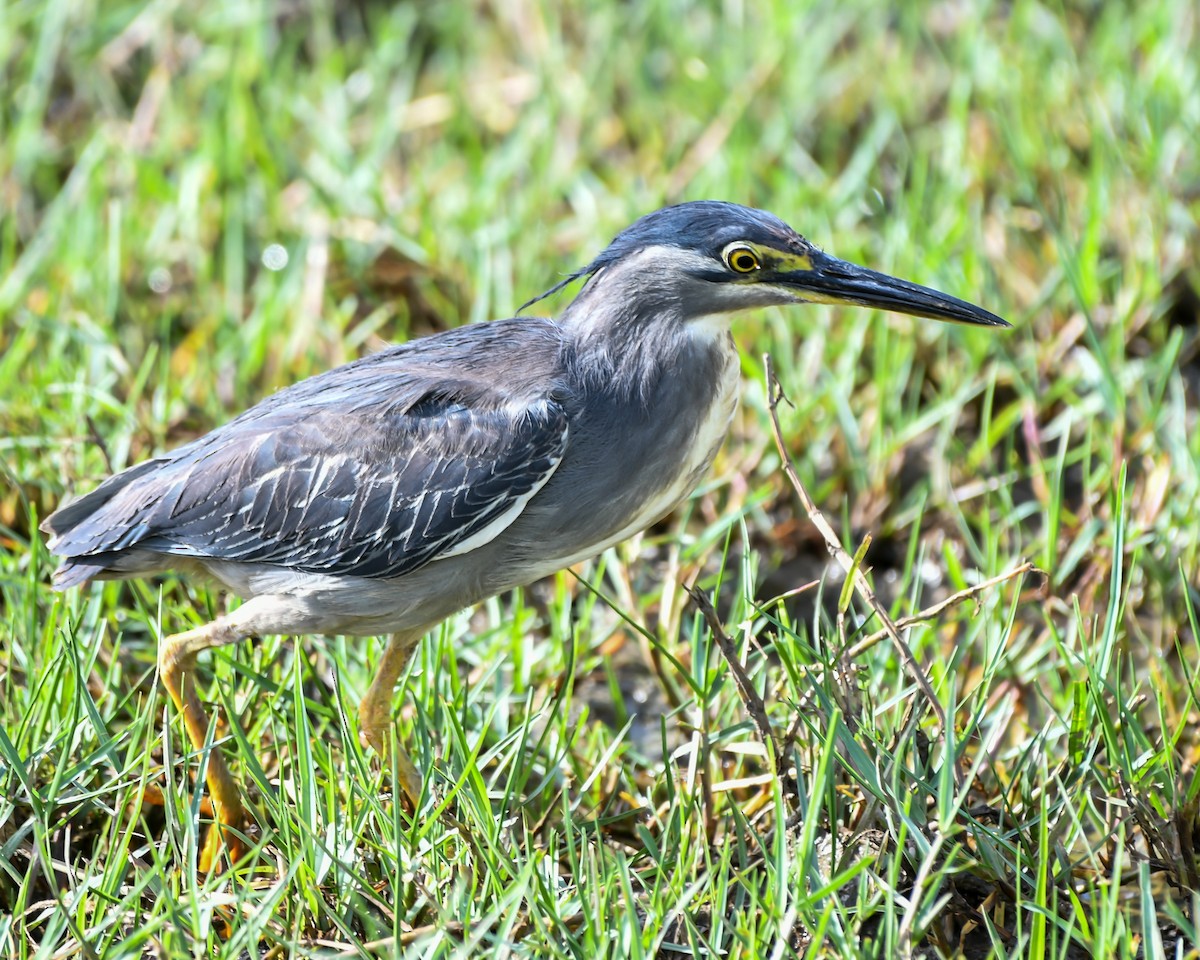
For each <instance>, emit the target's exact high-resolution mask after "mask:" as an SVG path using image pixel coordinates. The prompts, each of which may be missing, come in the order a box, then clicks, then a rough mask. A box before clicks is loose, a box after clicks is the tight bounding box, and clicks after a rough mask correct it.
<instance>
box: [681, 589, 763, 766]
mask: <svg viewBox="0 0 1200 960" xmlns="http://www.w3.org/2000/svg"><path fill="white" fill-rule="evenodd" d="M683 589H684V590H686V591H687V592H688V595H689V596H690V597H691V598H692V602H693V603H694V604H696V609H697V610H699V611H700V616H702V617H703V618H704V621H705V623H707V624H708V629H710V630H711V631H712V634H713V636H714V637H715V638H716V641H717V646H718V647H720V648H721V653H722V654H723V655H724V657H725V660H726V662H727V663H728V664H729V669H730V671H731V672H732V673H733V682H734V684H736V685H737V688H738V693H739V694H741V697H742V703H743V704H745V707H746V712H747V713H748V714H750V719H751V720H752V721H753V722H754V727H755V729H756V730H757V731H758V735H759V737H760V738H761V739H762V742H763V745H764V746H769V747H770V748H771V750H772V752H774V753H775V755H776V757H775V758H776V762H779V754H778V748H779V744H778V743H777V742H776V740H775V735H774V734H773V733H772V732H771V721H770V720H769V719H768V718H767V706H766V704H765V703H763V698H762V697H760V696H759V695H758V691H757V690H755V689H754V685H753V684H752V683H751V682H750V676H749V674H747V673H746V669H745V668H744V667H743V666H742V663H741V661H740V660H738V655H737V647H736V646H734V643H733V640H731V639H730V637H729V634H727V633H726V632H725V628H724V627H723V626H721V618H720V617H718V616H717V611H716V610H714V609H713V605H712V601H710V600H709V599H708V597H707V596H705V595H704V594H703V593H702V592H701V591H699V590H697V589H696V588H695V587H688V586H685V587H684V588H683Z"/></svg>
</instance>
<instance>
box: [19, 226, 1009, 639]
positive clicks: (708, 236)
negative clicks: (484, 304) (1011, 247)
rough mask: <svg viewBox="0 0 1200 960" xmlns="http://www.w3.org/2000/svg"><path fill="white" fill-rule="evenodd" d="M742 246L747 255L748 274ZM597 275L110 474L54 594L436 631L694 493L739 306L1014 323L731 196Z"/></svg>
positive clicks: (92, 497) (723, 396) (633, 245)
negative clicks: (125, 582) (536, 307)
mask: <svg viewBox="0 0 1200 960" xmlns="http://www.w3.org/2000/svg"><path fill="white" fill-rule="evenodd" d="M741 244H745V245H746V248H747V249H749V250H750V251H751V252H752V254H753V255H754V257H755V258H757V266H756V267H755V268H754V269H753V270H750V271H747V272H743V271H741V270H740V269H735V264H736V265H737V267H739V268H740V267H741V266H745V265H748V264H750V263H751V262H752V261H751V260H743V259H736V260H735V259H734V257H735V256H737V255H739V254H738V253H737V251H738V249H740V248H739V245H741ZM731 245H732V248H731ZM731 249H733V250H734V253H731V252H730V251H731ZM584 277H586V278H587V282H586V284H585V286H584V287H583V289H582V290H581V291H580V293H579V295H578V296H577V297H576V298H575V300H574V301H573V302H572V303H571V304H570V305H569V306H568V307H567V308H566V310H565V311H564V312H563V314H562V316H561V317H560V318H559V319H558V320H557V321H556V320H549V319H540V318H517V319H510V320H500V321H494V322H492V323H487V324H478V325H473V326H468V327H463V328H460V329H457V330H453V331H450V332H447V333H443V334H438V335H435V336H431V337H426V338H423V339H419V340H414V341H411V342H409V343H406V344H403V345H400V346H397V347H393V348H391V349H388V350H384V351H382V352H380V353H377V354H375V355H372V356H369V357H365V358H363V359H361V360H357V361H355V362H353V363H350V364H347V365H345V366H342V367H339V368H337V369H335V370H331V371H329V372H327V373H323V374H320V375H318V376H315V377H312V378H310V379H308V380H305V381H302V382H300V383H297V384H295V385H294V386H291V387H289V388H287V389H285V390H282V391H280V392H279V393H277V394H275V395H274V396H272V397H269V398H267V399H266V400H264V401H263V402H262V403H260V404H258V405H257V406H255V407H253V408H251V409H250V410H248V411H246V412H245V413H243V414H242V415H241V416H239V417H238V418H236V419H235V420H233V421H231V422H230V423H228V424H226V425H225V426H222V427H219V428H217V429H216V430H214V431H212V432H211V433H209V434H207V435H206V436H203V437H201V438H199V439H198V440H195V441H193V442H192V443H189V444H187V445H185V446H183V447H180V448H178V449H177V450H174V451H172V452H170V453H167V454H164V455H162V456H160V457H156V458H155V459H153V460H149V461H147V462H145V463H141V464H138V465H137V466H134V467H131V468H130V469H128V470H126V471H124V472H122V473H119V474H117V475H116V476H114V477H112V478H110V479H109V480H107V481H105V482H104V483H102V484H101V485H100V486H99V487H97V488H96V489H95V490H93V491H92V492H91V493H89V494H87V495H85V496H84V497H82V498H80V499H79V500H77V501H75V502H74V503H72V504H69V505H68V506H66V507H63V508H62V509H60V510H59V511H58V512H57V513H55V514H53V515H52V516H51V517H50V518H49V519H48V520H47V521H46V522H45V524H44V525H43V528H44V529H45V530H46V531H47V532H48V533H50V534H51V537H50V542H49V546H50V549H51V550H52V551H53V552H54V553H56V554H59V555H61V556H63V557H64V558H65V560H64V562H63V564H62V565H61V566H60V568H59V570H58V571H57V573H56V575H55V586H56V587H58V588H59V589H62V588H66V587H69V586H72V585H74V584H78V583H82V582H84V581H86V580H89V579H92V578H112V577H128V576H144V575H147V574H152V573H155V572H158V571H162V570H166V569H171V568H177V569H182V570H185V571H188V570H192V571H197V570H198V571H202V572H205V573H207V574H209V575H212V576H214V577H216V578H217V579H218V580H220V581H221V582H223V583H224V584H225V585H226V586H228V587H229V588H230V589H231V590H233V591H234V592H235V593H237V594H239V595H241V596H243V597H246V598H248V599H249V600H250V603H249V604H247V605H246V606H245V607H244V608H243V610H244V614H243V616H242V617H241V622H242V623H243V624H244V627H245V632H246V633H247V634H252V633H266V632H272V633H274V632H296V633H300V632H318V631H322V632H343V633H379V632H385V631H394V630H402V629H407V628H412V627H416V626H419V625H423V624H430V623H434V622H436V621H437V620H439V619H441V618H442V617H444V616H446V615H448V614H449V613H452V612H453V611H454V610H456V609H458V608H461V607H462V606H465V605H469V604H471V603H474V602H476V601H478V600H480V599H482V598H483V597H486V596H488V595H491V594H493V593H496V592H498V591H500V590H504V589H506V588H509V587H512V586H515V585H518V584H523V583H528V582H530V581H531V580H533V579H536V578H537V577H540V576H544V575H546V574H549V573H551V572H553V571H555V570H557V569H561V568H562V567H563V566H566V565H569V564H571V563H574V562H577V561H579V560H582V559H585V558H587V557H589V556H592V555H594V554H595V553H597V552H599V551H601V550H603V549H604V548H605V547H607V546H610V545H611V544H613V543H616V542H618V541H619V540H621V539H624V538H625V537H627V536H629V535H631V534H633V533H635V532H637V531H638V530H640V529H643V528H644V527H645V526H647V525H649V524H650V523H653V522H654V521H655V520H657V519H659V518H660V517H661V516H663V515H665V514H666V513H668V512H670V511H671V510H673V509H674V508H675V507H676V506H677V505H678V504H679V503H680V502H681V501H682V500H683V499H684V498H686V497H687V496H688V494H689V493H690V492H691V491H692V489H693V488H694V486H695V485H696V483H698V482H699V480H700V479H701V478H702V477H703V475H704V473H705V471H706V470H707V469H708V467H709V465H710V464H711V462H712V459H713V457H714V456H715V455H716V452H717V449H718V448H719V446H720V443H721V441H722V439H723V437H724V435H725V431H726V429H727V426H728V423H729V420H730V418H731V416H732V414H733V410H734V406H735V404H736V386H737V377H738V367H739V364H738V357H737V352H736V349H735V348H734V345H733V341H732V339H731V337H730V335H729V331H728V315H729V314H730V313H731V312H732V311H735V310H739V309H744V308H748V307H758V306H766V305H772V304H789V303H797V302H802V301H803V300H805V299H816V300H819V301H822V302H831V301H834V300H838V301H844V302H853V303H865V304H868V305H879V306H884V307H886V308H888V309H898V310H902V311H904V312H909V313H915V314H918V315H922V316H936V317H940V318H943V319H950V320H958V321H962V322H970V323H984V324H1003V321H1001V320H1000V319H999V318H997V317H994V316H992V315H991V314H988V313H986V311H982V310H980V309H979V308H978V307H974V306H972V305H970V304H966V303H964V302H963V301H959V300H955V299H954V298H951V297H947V296H946V295H944V294H940V293H937V292H936V291H931V290H927V289H926V288H923V287H918V286H916V285H914V284H908V283H905V282H904V281H896V280H893V279H892V278H886V277H882V275H880V274H875V273H873V272H871V271H866V270H863V269H862V268H858V267H853V266H851V265H849V264H844V263H842V262H841V261H837V260H835V259H834V258H832V257H828V256H827V255H825V254H822V253H821V252H820V251H818V250H817V249H816V248H814V247H813V246H811V245H810V244H809V243H808V242H807V241H806V240H804V239H803V238H802V237H800V236H799V235H798V234H796V233H795V232H794V231H793V230H791V228H790V227H788V226H787V225H786V224H784V223H783V222H782V221H780V220H778V219H777V218H775V217H773V216H771V215H770V214H766V213H763V212H761V211H754V210H749V209H747V208H744V207H738V206H735V205H733V204H723V203H716V202H701V203H694V204H683V205H681V206H679V207H673V208H667V209H665V210H661V211H658V212H657V213H654V214H650V215H648V216H647V217H644V218H643V219H642V220H640V221H638V223H636V224H634V226H632V227H630V228H629V229H628V230H626V231H625V232H623V233H622V234H621V235H620V236H618V237H617V239H616V240H614V241H613V243H612V244H611V245H610V246H609V247H608V248H607V250H606V251H605V252H604V253H602V254H601V255H600V256H599V257H597V258H596V260H595V261H593V262H592V263H591V264H590V265H589V266H588V267H586V268H584V269H583V270H581V271H579V272H578V273H576V274H572V275H571V276H570V277H568V279H567V281H565V282H569V281H570V280H574V279H579V278H584ZM881 278H882V279H881ZM884 281H886V283H884ZM560 286H561V285H560ZM554 289H558V288H557V287H556V288H554ZM552 292H553V291H552ZM539 299H540V298H539Z"/></svg>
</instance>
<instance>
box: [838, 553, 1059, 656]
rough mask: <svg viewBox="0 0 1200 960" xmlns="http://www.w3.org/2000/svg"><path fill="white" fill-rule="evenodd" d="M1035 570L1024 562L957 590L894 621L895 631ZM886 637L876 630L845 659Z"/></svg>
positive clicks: (1031, 565)
mask: <svg viewBox="0 0 1200 960" xmlns="http://www.w3.org/2000/svg"><path fill="white" fill-rule="evenodd" d="M1035 569H1037V568H1036V567H1034V565H1033V564H1032V563H1030V562H1029V561H1028V560H1026V561H1025V562H1024V563H1022V564H1020V565H1019V566H1016V567H1013V568H1012V569H1011V570H1009V571H1008V573H1002V574H1000V575H999V576H996V577H992V578H991V579H990V580H984V581H983V582H982V583H977V584H975V586H973V587H967V588H966V589H965V590H959V591H958V592H957V593H952V594H950V596H948V597H946V599H944V600H939V601H938V602H937V603H935V604H933V606H931V607H926V608H925V609H924V610H922V611H920V612H919V613H914V614H912V615H911V616H907V617H901V618H900V619H899V620H897V621H896V624H895V626H896V629H897V630H907V629H908V628H909V627H911V626H913V625H914V624H918V623H924V622H925V621H927V620H932V619H934V618H935V617H936V616H938V614H940V613H942V612H943V611H944V610H946V609H948V608H949V607H953V606H957V605H958V604H960V603H962V602H963V601H965V600H970V599H971V598H972V597H973V596H975V595H976V594H979V593H983V592H984V591H985V590H990V589H991V588H992V587H995V586H998V585H999V584H1001V583H1006V582H1008V581H1009V580H1013V579H1015V578H1016V577H1019V576H1021V575H1022V574H1026V573H1029V572H1030V571H1032V570H1035ZM887 635H888V632H887V630H886V629H884V630H876V631H875V632H874V633H873V634H871V635H870V636H869V637H867V638H866V639H863V640H859V641H858V643H856V644H855V645H854V646H852V647H851V648H850V649H849V650H847V651H846V656H847V658H849V659H851V660H853V659H854V658H855V657H859V656H861V655H862V654H864V653H866V652H867V651H868V650H870V649H871V648H872V647H873V646H875V644H877V643H878V642H879V641H880V640H882V639H884V638H885V637H886V636H887Z"/></svg>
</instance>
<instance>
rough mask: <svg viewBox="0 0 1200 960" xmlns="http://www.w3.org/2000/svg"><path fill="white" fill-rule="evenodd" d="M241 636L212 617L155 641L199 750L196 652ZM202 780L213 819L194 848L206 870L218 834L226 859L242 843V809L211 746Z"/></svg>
mask: <svg viewBox="0 0 1200 960" xmlns="http://www.w3.org/2000/svg"><path fill="white" fill-rule="evenodd" d="M242 637H243V634H242V633H241V632H240V631H238V630H237V628H235V627H234V626H232V625H231V624H229V623H228V622H226V621H224V620H214V621H213V622H212V623H210V624H208V625H207V626H204V627H198V628H196V629H195V630H188V631H187V632H186V633H177V634H175V635H174V636H170V637H167V638H166V639H165V640H163V641H162V643H161V644H160V645H159V648H158V675H159V676H160V677H161V678H162V682H163V686H164V687H166V688H167V692H168V693H169V694H170V695H171V699H172V700H174V701H175V706H176V708H178V710H179V711H180V712H181V713H182V714H183V722H184V725H185V726H186V727H187V733H188V739H189V740H191V742H192V746H193V747H194V748H195V749H197V750H203V749H204V747H205V745H206V744H207V742H208V714H207V713H206V712H205V710H204V705H203V704H202V703H201V702H200V698H199V697H198V696H197V695H196V680H195V673H196V655H197V654H198V653H200V651H201V650H207V649H208V648H209V647H219V646H222V645H224V644H227V643H233V642H235V641H237V640H240V639H242ZM205 780H206V782H207V783H208V794H209V797H210V799H211V800H212V807H213V819H214V821H215V822H214V823H213V825H212V827H211V828H209V831H208V835H207V836H206V837H205V840H204V848H203V849H202V850H201V851H200V869H201V870H204V871H208V870H210V869H212V868H213V867H214V866H216V865H217V864H218V862H219V861H218V855H219V853H220V850H221V842H222V840H224V843H225V847H226V849H227V850H228V851H229V856H230V858H231V859H232V860H236V859H238V857H240V856H241V855H242V854H243V853H244V852H245V845H244V844H243V843H242V841H241V839H240V838H239V837H238V835H237V834H236V833H235V832H234V830H240V829H241V828H242V826H243V824H244V821H245V810H244V809H243V808H242V798H241V796H240V795H239V792H238V784H237V781H236V780H235V779H234V778H233V774H231V773H230V772H229V767H227V766H226V765H225V760H224V759H223V758H222V757H221V754H220V753H219V752H218V751H217V750H211V751H210V752H209V754H208V770H207V773H206V775H205ZM230 828H234V829H230Z"/></svg>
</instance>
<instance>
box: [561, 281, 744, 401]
mask: <svg viewBox="0 0 1200 960" xmlns="http://www.w3.org/2000/svg"><path fill="white" fill-rule="evenodd" d="M600 279H601V277H600V275H597V276H596V277H594V278H593V279H592V280H591V281H590V282H589V283H588V284H587V285H586V286H585V287H584V289H583V290H581V291H580V293H579V295H578V296H577V297H576V298H575V300H574V301H572V302H571V304H570V306H568V307H567V309H566V310H565V311H564V312H563V313H562V315H561V317H560V318H559V321H558V322H559V326H560V328H561V329H562V331H563V333H564V334H565V335H566V339H567V341H568V343H570V345H571V347H570V348H571V352H572V354H573V363H572V366H573V367H574V369H575V371H576V373H577V375H578V376H579V377H581V378H582V379H585V380H587V381H588V382H589V383H590V384H591V385H593V386H594V387H598V388H603V389H605V390H607V391H612V392H613V393H614V394H616V395H618V396H620V397H622V398H624V399H628V400H635V401H636V400H641V401H643V402H646V401H648V400H649V398H650V397H651V396H653V395H654V393H655V391H656V390H657V388H658V386H659V384H660V382H661V381H662V379H663V378H665V377H679V376H680V375H681V374H682V375H686V373H687V371H686V370H684V369H681V368H682V367H693V366H694V365H695V364H696V363H697V361H698V360H699V359H700V357H709V356H711V357H712V358H713V360H714V361H716V362H718V363H719V364H720V365H722V366H723V365H724V364H725V363H727V362H728V358H729V357H730V356H732V357H735V358H736V355H737V350H736V347H735V346H734V344H733V339H732V337H731V336H730V334H729V321H728V317H727V316H725V315H715V316H712V317H699V318H697V317H691V318H687V317H684V316H683V313H682V311H681V309H680V307H679V304H678V301H676V300H674V299H672V298H671V297H670V296H669V295H664V294H663V293H662V292H658V293H657V294H656V293H655V292H652V291H646V290H642V291H639V292H637V293H636V295H626V296H620V295H618V296H617V297H615V298H614V297H612V296H611V295H609V294H608V292H607V291H606V290H605V287H606V284H604V283H597V281H598V280H600ZM718 357H719V358H720V359H719V360H718V359H717V358H718ZM701 366H705V367H707V366H708V362H707V361H705V362H703V363H701Z"/></svg>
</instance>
